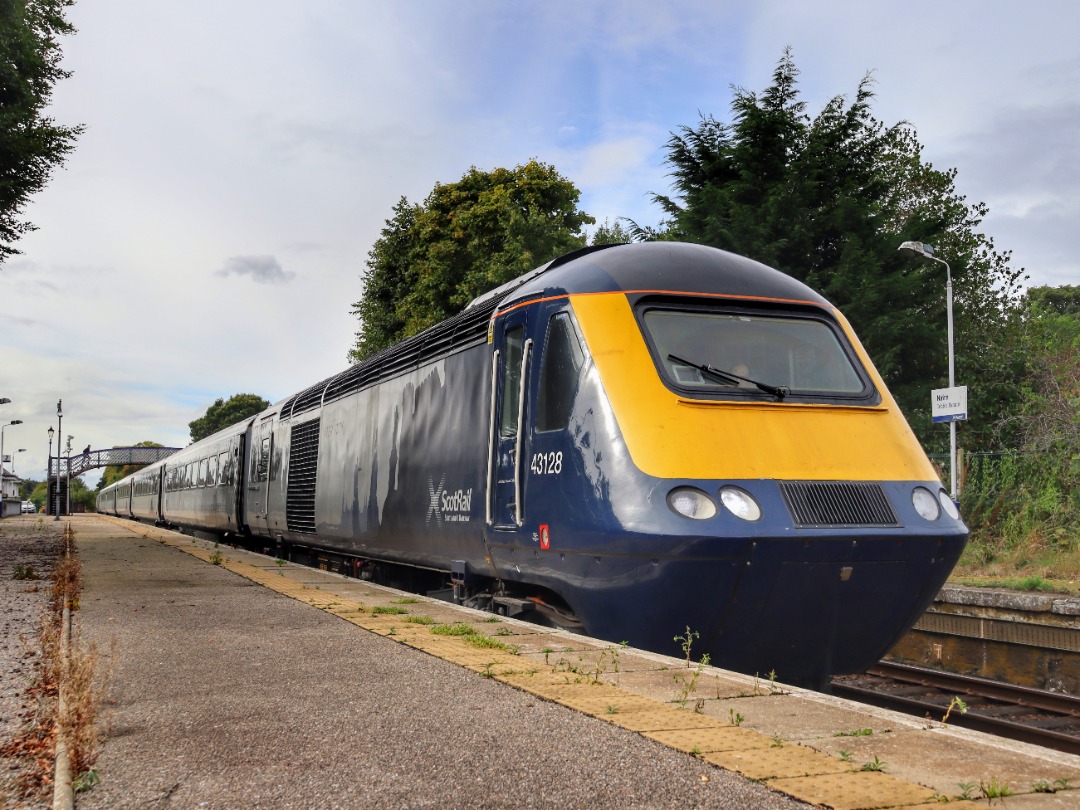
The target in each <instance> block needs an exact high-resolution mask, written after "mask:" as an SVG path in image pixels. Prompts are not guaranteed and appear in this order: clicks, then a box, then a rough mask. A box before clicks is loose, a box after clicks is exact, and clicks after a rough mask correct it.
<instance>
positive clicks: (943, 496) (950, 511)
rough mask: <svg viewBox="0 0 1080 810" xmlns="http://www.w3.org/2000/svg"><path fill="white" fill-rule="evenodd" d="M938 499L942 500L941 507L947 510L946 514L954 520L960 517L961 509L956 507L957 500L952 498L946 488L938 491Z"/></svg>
mask: <svg viewBox="0 0 1080 810" xmlns="http://www.w3.org/2000/svg"><path fill="white" fill-rule="evenodd" d="M937 499H938V500H939V501H941V508H942V509H944V510H945V514H946V515H948V516H949V517H951V518H952V519H953V520H959V519H960V510H959V509H957V508H956V501H954V500H953V499H952V496H951V495H950V494H949V493H948V492H946V491H945V490H941V491H940V492H938V496H937Z"/></svg>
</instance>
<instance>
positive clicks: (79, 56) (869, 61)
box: [0, 0, 1080, 486]
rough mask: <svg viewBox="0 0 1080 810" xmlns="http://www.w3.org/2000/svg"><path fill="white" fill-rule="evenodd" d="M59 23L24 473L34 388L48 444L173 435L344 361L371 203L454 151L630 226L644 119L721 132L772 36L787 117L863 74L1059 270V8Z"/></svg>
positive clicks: (358, 11)
mask: <svg viewBox="0 0 1080 810" xmlns="http://www.w3.org/2000/svg"><path fill="white" fill-rule="evenodd" d="M69 19H70V20H71V21H72V22H73V23H74V24H75V26H76V27H77V29H78V32H77V33H76V34H74V35H73V36H71V37H67V38H65V40H64V42H63V48H64V53H65V60H64V65H65V67H66V68H67V69H69V70H71V71H73V75H72V77H71V78H69V79H67V80H65V81H63V82H61V83H60V84H59V85H58V86H57V87H56V89H55V92H54V97H53V104H52V107H51V109H50V111H49V114H50V115H51V116H52V117H54V118H55V119H56V120H57V121H58V122H61V123H64V124H84V125H85V126H86V131H85V133H84V134H83V135H82V136H81V137H80V138H79V140H78V143H77V145H76V148H75V150H74V151H73V152H72V153H71V155H70V156H69V158H68V160H67V162H66V165H65V167H64V168H63V169H61V170H59V171H58V172H56V174H55V175H54V177H53V178H52V180H51V181H50V183H49V185H48V187H47V188H46V189H45V190H44V191H42V192H41V193H40V194H38V195H37V196H36V197H35V198H34V199H33V201H32V202H31V204H30V205H29V206H27V209H26V211H25V215H26V218H27V219H29V220H30V221H31V222H33V223H34V224H35V225H36V226H37V227H38V230H36V231H34V232H33V233H31V234H30V235H29V236H27V237H25V238H24V239H23V240H22V241H21V242H20V243H19V244H18V247H19V248H20V249H21V250H22V255H20V256H16V257H14V258H12V259H9V260H8V261H7V262H6V263H5V264H4V265H0V397H8V398H10V399H11V400H12V401H11V403H10V404H7V405H0V424H7V423H9V422H10V421H12V420H15V419H21V420H22V424H20V425H12V426H10V427H7V428H6V429H5V430H4V439H3V441H4V453H5V454H8V455H13V456H14V469H15V472H16V474H18V475H20V476H23V477H28V478H37V479H40V478H42V477H43V476H44V471H45V467H46V456H47V454H48V448H49V443H48V434H47V429H48V428H49V426H50V425H52V426H54V427H55V426H56V424H57V421H56V405H57V401H58V400H61V399H62V400H63V412H64V420H63V426H62V430H63V434H64V435H65V437H66V436H67V435H72V436H74V438H73V440H72V448H73V452H76V453H77V452H81V450H82V448H83V447H85V446H86V445H87V444H89V445H91V446H92V447H93V448H96V449H100V448H105V447H116V446H127V445H131V444H134V443H136V442H139V441H143V440H151V441H156V442H159V443H161V444H164V445H166V446H177V447H179V446H183V445H185V444H187V443H188V441H189V438H190V437H189V433H188V423H189V422H190V421H192V420H193V419H196V418H198V417H200V416H202V415H203V414H204V413H205V412H206V409H207V407H208V406H209V405H211V404H212V403H213V402H214V400H216V399H218V398H226V399H227V398H228V397H230V396H232V395H233V394H236V393H241V392H243V393H254V394H258V395H260V396H262V397H264V398H266V399H268V400H270V401H272V402H273V401H277V400H279V399H282V398H284V397H287V396H289V395H291V394H292V393H295V392H296V391H299V390H301V389H303V388H305V387H307V386H308V385H310V384H312V383H314V382H316V381H318V380H320V379H323V378H325V377H328V376H330V375H331V374H334V373H336V372H338V371H341V370H343V369H344V368H345V367H346V366H347V360H346V352H347V351H348V349H349V348H350V347H351V345H352V343H353V340H354V335H355V332H356V331H357V328H358V323H357V321H356V318H355V317H354V316H353V315H351V314H350V309H351V307H352V304H353V303H354V302H355V301H357V300H358V299H359V298H360V297H361V294H362V290H363V285H362V280H361V279H362V274H363V272H364V262H365V258H366V256H367V253H368V251H369V250H370V249H371V246H372V244H373V243H374V241H375V240H376V239H377V238H378V235H379V231H380V229H381V228H382V226H383V224H384V222H385V220H386V219H387V218H388V217H390V216H391V214H392V209H393V206H394V204H395V203H396V202H397V201H398V200H399V199H400V198H401V197H407V198H408V199H409V200H410V201H412V202H420V201H422V200H423V199H424V197H425V196H426V195H427V194H428V192H429V191H430V190H431V189H432V188H433V187H434V185H435V184H436V183H452V182H455V181H457V180H458V179H460V178H461V176H462V175H463V174H464V173H465V172H466V171H467V170H468V169H469V168H470V167H471V166H476V167H477V168H480V169H483V170H490V169H493V168H495V167H498V166H505V167H513V166H517V165H520V164H523V163H525V162H527V161H528V160H530V159H533V158H536V159H539V160H541V161H543V162H545V163H549V164H551V165H553V166H555V168H556V169H557V170H558V171H559V172H560V173H561V174H562V175H564V176H565V177H567V178H569V179H570V180H571V181H573V182H574V183H575V185H576V186H577V187H578V188H579V189H580V190H581V201H580V207H581V208H582V209H583V210H584V211H585V212H587V213H588V214H590V215H592V216H594V217H596V218H597V220H598V222H603V221H604V220H605V219H607V220H610V221H614V220H615V219H616V218H618V217H624V216H625V217H630V218H632V219H634V220H635V221H637V222H639V223H641V224H654V223H655V222H656V221H657V220H658V219H659V218H660V212H659V211H658V210H657V209H656V207H655V206H654V205H653V204H652V203H651V202H650V197H649V195H650V193H654V192H656V193H667V192H669V191H670V184H669V180H668V178H667V177H666V168H665V166H664V163H663V160H664V149H663V147H664V143H665V142H666V141H667V139H668V137H669V135H670V133H671V132H673V131H675V130H677V129H678V128H679V127H680V126H682V125H691V126H692V125H694V124H695V123H696V122H697V121H698V120H699V115H701V114H712V115H714V116H716V117H717V118H718V119H720V120H728V114H729V109H730V102H731V98H732V87H733V86H737V87H743V88H746V89H749V90H761V89H764V88H765V87H767V86H768V84H769V82H770V80H771V77H772V73H773V70H774V68H775V67H776V64H777V62H778V61H779V59H780V58H781V56H782V53H783V50H784V48H785V47H787V46H790V47H791V49H792V52H793V54H794V58H795V63H796V65H797V66H798V68H799V70H800V73H801V75H800V84H799V88H800V91H801V94H802V98H803V100H804V101H805V102H806V103H807V105H808V111H809V112H811V113H813V112H816V111H818V110H820V109H821V108H822V106H824V104H825V103H826V102H827V101H828V100H829V99H830V98H832V97H834V96H836V95H846V96H847V97H848V98H851V97H852V96H853V95H854V93H855V90H856V88H857V86H858V83H859V81H860V80H861V79H862V78H863V76H864V75H866V74H867V73H868V72H870V71H872V72H873V76H874V79H875V81H876V92H877V99H876V101H875V103H874V107H873V110H874V114H875V116H876V117H877V118H878V119H879V120H882V121H884V122H885V123H888V124H892V123H895V122H898V121H901V120H904V121H908V122H910V123H911V125H913V126H914V127H915V129H916V131H917V133H918V137H919V140H920V142H921V143H922V144H923V145H924V147H925V149H924V153H923V155H924V159H925V160H928V161H930V162H931V163H933V165H934V166H935V167H937V168H939V169H944V168H956V169H957V171H958V174H957V178H956V187H957V190H958V191H959V192H960V193H961V194H964V195H966V196H967V198H968V199H969V201H973V202H974V201H982V202H985V203H986V204H987V205H988V206H989V209H990V213H989V215H988V216H987V217H986V219H985V220H984V223H983V228H982V229H983V231H984V232H985V233H986V234H987V235H989V236H990V237H992V238H993V239H994V241H995V244H996V246H997V248H998V249H999V250H1011V251H1012V265H1013V266H1014V267H1017V268H1019V267H1023V268H1025V270H1026V272H1027V273H1028V275H1029V276H1030V281H1029V282H1028V284H1029V285H1032V286H1034V285H1040V284H1050V285H1059V284H1077V283H1080V272H1078V270H1077V262H1076V259H1075V250H1074V249H1073V244H1072V243H1073V241H1074V232H1075V223H1076V222H1077V221H1078V220H1080V138H1078V137H1077V134H1076V133H1077V132H1078V131H1080V96H1078V95H1077V93H1076V88H1077V87H1078V86H1080V45H1078V44H1077V40H1076V36H1075V33H1076V31H1078V30H1080V5H1077V4H1075V3H1073V2H1071V0H1031V2H1028V3H1023V4H1021V3H1017V2H1015V0H1012V1H1011V2H999V0H980V2H972V1H971V0H950V1H949V2H941V0H933V1H932V2H926V1H925V0H904V1H903V2H900V1H899V0H876V1H875V2H862V3H855V2H839V0H815V1H814V2H807V1H806V0H755V1H754V2H732V1H731V0H669V2H664V3H658V2H656V1H655V0H647V1H641V2H639V1H638V0H625V1H624V2H615V1H614V0H613V1H611V2H600V1H599V0H574V2H567V1H566V0H544V2H533V0H513V2H511V1H510V0H504V1H503V2H495V1H494V0H457V2H449V0H447V1H446V2H443V1H442V0H410V1H409V2H390V0H386V1H385V2H383V1H380V2H376V1H375V0H305V2H302V3H297V2H294V1H293V0H290V2H284V0H230V1H229V2H225V3H223V2H221V0H186V2H184V3H146V2H136V0H92V1H91V0H79V2H77V4H76V5H75V6H73V7H72V8H71V10H70V12H69ZM20 450H24V452H19V451H20ZM54 452H55V449H54ZM97 477H98V476H96V475H93V474H90V475H88V476H87V477H86V481H87V483H88V484H89V485H91V486H92V485H94V484H95V483H96V479H97Z"/></svg>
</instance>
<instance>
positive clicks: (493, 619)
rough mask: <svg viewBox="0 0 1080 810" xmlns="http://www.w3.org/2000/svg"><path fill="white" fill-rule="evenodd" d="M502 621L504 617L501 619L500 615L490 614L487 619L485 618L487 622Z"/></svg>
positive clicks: (497, 622)
mask: <svg viewBox="0 0 1080 810" xmlns="http://www.w3.org/2000/svg"><path fill="white" fill-rule="evenodd" d="M500 622H502V619H500V618H499V617H498V616H488V617H487V618H486V619H484V623H485V624H499V623H500Z"/></svg>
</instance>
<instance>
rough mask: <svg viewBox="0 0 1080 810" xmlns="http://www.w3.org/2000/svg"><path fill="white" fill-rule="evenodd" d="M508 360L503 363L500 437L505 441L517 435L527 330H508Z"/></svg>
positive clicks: (516, 327) (520, 328) (517, 328)
mask: <svg viewBox="0 0 1080 810" xmlns="http://www.w3.org/2000/svg"><path fill="white" fill-rule="evenodd" d="M505 343H506V359H505V361H503V372H502V374H503V383H502V413H501V415H500V419H499V435H500V436H502V437H503V438H504V439H508V438H511V437H513V436H516V435H517V431H518V400H519V399H520V394H521V353H522V351H523V349H524V346H525V330H524V329H523V328H522V327H520V326H515V327H514V328H513V329H507V330H506V340H505Z"/></svg>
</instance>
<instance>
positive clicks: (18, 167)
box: [0, 0, 83, 262]
mask: <svg viewBox="0 0 1080 810" xmlns="http://www.w3.org/2000/svg"><path fill="white" fill-rule="evenodd" d="M71 4H72V0H6V2H3V3H0V262H3V261H4V260H5V259H7V258H9V257H10V256H12V255H14V254H17V253H19V251H18V250H16V249H15V248H14V247H13V244H14V243H15V242H16V241H18V240H19V238H20V237H21V236H22V235H23V234H25V233H27V232H28V231H32V230H34V225H33V224H31V223H30V222H26V221H23V220H21V219H20V218H19V216H20V214H21V213H22V210H23V208H24V207H25V206H26V203H27V202H28V201H29V199H30V196H31V195H33V194H35V193H36V192H38V191H40V190H41V189H42V188H44V186H45V184H46V182H47V181H48V179H49V176H50V175H51V173H52V171H53V170H54V169H55V168H57V167H58V166H60V165H61V164H62V163H63V162H64V158H65V157H66V155H67V154H68V152H70V151H71V150H72V149H73V148H74V146H75V139H76V137H77V136H78V135H79V134H80V133H82V131H83V127H82V126H74V127H69V126H61V125H59V124H57V123H56V122H55V121H54V120H53V119H52V118H49V117H47V116H45V115H43V111H44V110H45V108H46V107H47V106H48V104H49V100H50V98H51V96H52V90H53V85H55V84H56V82H58V81H59V80H61V79H65V78H67V77H68V76H69V75H70V73H69V72H68V71H66V70H63V69H62V68H61V67H60V61H61V59H62V53H61V51H60V43H59V37H61V36H63V35H64V34H71V33H73V32H74V30H75V29H74V28H73V27H72V25H71V24H70V23H68V22H67V20H65V19H64V11H65V9H66V8H67V7H68V6H70V5H71Z"/></svg>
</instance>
